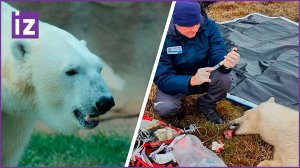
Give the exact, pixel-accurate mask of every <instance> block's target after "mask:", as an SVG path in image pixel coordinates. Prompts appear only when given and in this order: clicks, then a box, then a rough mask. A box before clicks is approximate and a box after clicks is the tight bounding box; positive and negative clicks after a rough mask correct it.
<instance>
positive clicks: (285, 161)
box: [229, 97, 299, 167]
mask: <svg viewBox="0 0 300 168" xmlns="http://www.w3.org/2000/svg"><path fill="white" fill-rule="evenodd" d="M229 127H230V129H233V130H234V134H235V135H241V134H259V135H260V136H261V137H262V139H263V140H264V141H266V142H268V143H269V144H271V145H273V146H274V148H275V152H274V156H273V160H264V161H262V162H260V163H259V164H258V166H263V167H270V166H276V167H279V166H295V167H296V166H297V167H298V166H299V112H297V111H295V110H292V109H289V108H287V107H284V106H282V105H279V104H277V103H275V102H274V98H273V97H272V98H270V99H269V100H268V101H267V102H263V103H261V104H260V105H259V106H258V107H256V108H253V109H250V110H248V111H246V112H245V113H244V115H243V116H242V117H240V118H237V119H235V120H233V121H231V122H230V126H229Z"/></svg>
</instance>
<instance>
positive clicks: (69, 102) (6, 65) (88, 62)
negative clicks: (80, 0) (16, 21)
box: [1, 2, 119, 166]
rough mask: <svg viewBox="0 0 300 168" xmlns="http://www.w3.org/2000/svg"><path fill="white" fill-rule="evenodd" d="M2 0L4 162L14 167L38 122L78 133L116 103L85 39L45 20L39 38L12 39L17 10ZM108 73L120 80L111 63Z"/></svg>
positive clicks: (96, 121) (98, 63)
mask: <svg viewBox="0 0 300 168" xmlns="http://www.w3.org/2000/svg"><path fill="white" fill-rule="evenodd" d="M1 3H2V35H1V36H2V46H1V48H2V54H1V55H2V69H1V70H2V71H1V72H2V74H1V78H2V87H1V91H2V128H3V129H2V137H3V143H2V146H3V151H2V159H3V165H4V166H16V165H17V164H18V161H19V159H20V157H21V155H22V153H23V150H24V147H25V146H26V143H27V142H28V140H29V139H30V137H31V133H32V131H33V127H34V125H35V123H36V122H37V121H38V120H40V119H41V120H43V121H44V122H45V123H47V124H48V125H49V126H50V127H52V128H53V129H55V130H57V131H59V132H62V133H74V132H76V131H77V130H78V129H80V128H94V127H96V126H97V125H98V124H99V120H98V116H99V115H101V114H104V113H106V112H107V111H108V110H110V109H111V108H112V107H113V106H114V104H115V103H114V99H113V97H112V95H111V93H110V91H109V89H108V88H107V86H106V84H105V82H104V80H103V78H102V77H101V76H100V71H101V69H102V67H103V66H107V65H106V64H104V63H103V62H102V61H101V60H100V59H99V58H98V57H97V56H96V55H94V54H93V53H91V52H90V51H89V50H88V48H87V47H86V44H85V42H84V41H79V40H77V39H76V38H75V37H74V36H72V35H71V34H70V33H68V32H66V31H64V30H61V29H59V28H57V27H55V26H52V25H49V24H47V23H43V22H39V27H40V28H39V34H40V35H39V36H40V37H39V39H28V40H16V39H12V38H11V24H12V23H11V13H12V12H13V11H17V10H16V9H14V8H12V7H11V6H9V5H8V4H6V3H3V2H1ZM104 71H105V70H104ZM104 75H106V76H109V77H110V78H111V79H112V80H113V79H118V77H117V76H114V75H115V74H114V73H113V71H112V70H111V69H109V67H108V70H106V71H105V74H104ZM109 83H111V82H109ZM116 87H119V86H118V85H117V84H116Z"/></svg>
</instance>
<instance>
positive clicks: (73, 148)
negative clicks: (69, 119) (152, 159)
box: [19, 132, 131, 167]
mask: <svg viewBox="0 0 300 168" xmlns="http://www.w3.org/2000/svg"><path fill="white" fill-rule="evenodd" d="M130 141H131V138H130V137H127V136H124V135H122V136H121V135H119V134H115V135H114V134H110V135H104V134H102V133H98V134H97V135H91V136H89V138H88V139H83V138H80V137H78V136H74V135H71V136H65V135H60V134H45V133H40V132H38V133H35V134H34V135H33V136H32V138H31V140H30V143H29V145H28V147H27V148H26V150H25V152H24V154H23V156H22V158H21V161H20V163H19V166H39V167H41V166H123V165H124V164H125V160H126V157H127V153H128V149H129V146H130Z"/></svg>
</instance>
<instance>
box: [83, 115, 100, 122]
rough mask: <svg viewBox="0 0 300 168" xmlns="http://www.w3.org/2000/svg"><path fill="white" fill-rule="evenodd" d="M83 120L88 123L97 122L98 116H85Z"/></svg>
mask: <svg viewBox="0 0 300 168" xmlns="http://www.w3.org/2000/svg"><path fill="white" fill-rule="evenodd" d="M84 120H85V121H86V122H89V123H90V122H92V121H99V116H92V115H86V116H85V117H84Z"/></svg>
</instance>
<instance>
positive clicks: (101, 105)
mask: <svg viewBox="0 0 300 168" xmlns="http://www.w3.org/2000/svg"><path fill="white" fill-rule="evenodd" d="M114 105H115V101H114V98H113V97H101V98H100V99H99V100H98V101H97V102H96V107H97V109H98V113H99V114H105V113H106V112H107V111H108V110H110V109H111V108H112V107H113V106H114Z"/></svg>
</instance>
